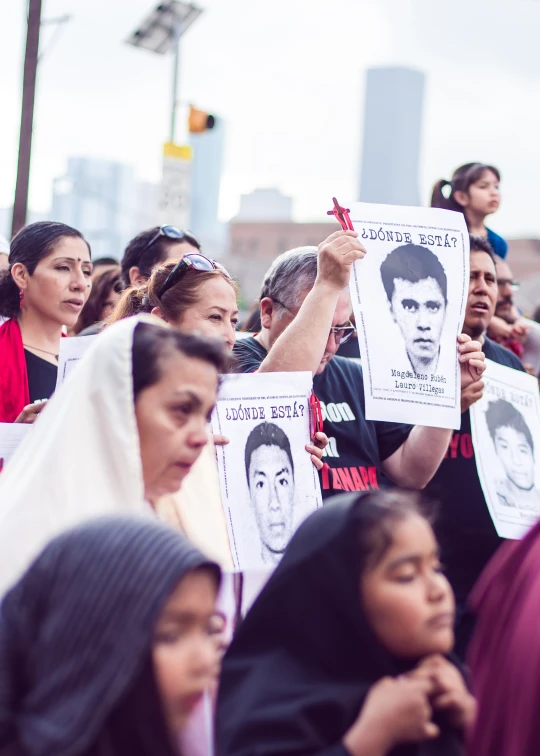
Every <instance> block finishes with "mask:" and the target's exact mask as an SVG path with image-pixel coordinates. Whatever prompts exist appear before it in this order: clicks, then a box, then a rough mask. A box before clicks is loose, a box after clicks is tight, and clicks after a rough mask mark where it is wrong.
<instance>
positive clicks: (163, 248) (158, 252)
mask: <svg viewBox="0 0 540 756" xmlns="http://www.w3.org/2000/svg"><path fill="white" fill-rule="evenodd" d="M159 228H160V227H159V226H154V227H153V228H149V229H147V230H146V231H141V233H140V234H137V236H136V237H135V238H134V239H132V240H131V241H130V242H129V244H128V245H127V247H126V249H125V251H124V255H123V257H122V260H121V261H120V265H121V266H122V281H123V282H124V287H127V286H130V285H131V281H130V280H129V270H130V268H135V267H136V268H138V269H139V272H140V274H141V275H142V276H143V277H144V278H150V275H151V273H152V271H153V269H154V268H155V267H156V265H158V263H160V262H163V261H164V260H165V259H166V258H167V249H168V248H169V247H170V246H171V243H173V244H174V243H179V242H184V241H185V242H188V243H189V244H191V245H192V247H194V248H195V249H200V244H199V243H198V242H197V241H196V240H195V239H194V238H193V237H191V236H189V237H187V236H186V237H185V238H184V239H171V238H169V237H168V236H161V235H159ZM156 236H157V238H156V240H155V242H154V243H153V244H150V242H151V241H152V239H153V238H154V237H156ZM149 244H150V246H148V245H149ZM179 257H180V255H179Z"/></svg>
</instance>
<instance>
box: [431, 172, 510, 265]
mask: <svg viewBox="0 0 540 756" xmlns="http://www.w3.org/2000/svg"><path fill="white" fill-rule="evenodd" d="M500 181H501V174H500V173H499V171H498V169H497V168H494V167H493V166H492V165H484V164H483V163H465V165H461V166H460V167H459V168H457V169H456V170H455V171H454V175H453V176H452V179H451V181H447V180H446V179H440V181H437V183H436V184H435V186H434V187H433V193H432V195H431V207H442V208H443V209H445V210H455V211H457V212H461V213H463V215H464V216H465V221H466V223H467V227H468V229H469V233H470V234H472V235H473V236H483V237H484V238H485V239H487V240H488V241H489V243H490V244H491V246H492V248H493V251H494V253H495V254H496V255H498V256H499V257H502V258H503V259H504V258H505V257H506V254H507V252H508V244H507V243H506V241H505V240H504V239H503V238H502V236H499V234H496V233H495V232H494V231H492V230H491V229H490V228H488V227H487V226H486V218H487V216H488V215H492V214H493V213H495V212H496V211H497V210H498V209H499V205H500V204H501V193H500V189H499V184H500ZM447 187H449V191H448V189H447V191H445V192H444V193H443V190H444V189H445V188H447Z"/></svg>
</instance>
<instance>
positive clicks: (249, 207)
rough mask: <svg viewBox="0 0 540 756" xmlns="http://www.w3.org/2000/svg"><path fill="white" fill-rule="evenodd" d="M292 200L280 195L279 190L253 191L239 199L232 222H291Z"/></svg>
mask: <svg viewBox="0 0 540 756" xmlns="http://www.w3.org/2000/svg"><path fill="white" fill-rule="evenodd" d="M292 211H293V199H292V197H287V195H285V194H282V193H281V192H280V191H279V189H275V188H268V189H255V190H254V191H253V192H251V193H250V194H242V195H241V197H240V209H239V211H238V214H237V215H236V217H235V218H234V221H235V222H236V221H242V222H244V223H246V222H253V221H255V222H261V221H266V222H268V221H287V222H288V221H291V220H292Z"/></svg>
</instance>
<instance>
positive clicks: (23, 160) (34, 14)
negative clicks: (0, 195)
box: [11, 0, 42, 236]
mask: <svg viewBox="0 0 540 756" xmlns="http://www.w3.org/2000/svg"><path fill="white" fill-rule="evenodd" d="M41 5H42V0H29V2H28V31H27V34H26V51H25V55H24V76H23V95H22V106H21V129H20V135H19V159H18V163H17V183H16V186H15V201H14V203H13V218H12V223H11V234H12V236H14V235H15V234H16V233H17V232H18V231H20V230H21V228H22V227H23V226H24V225H25V224H26V215H27V212H28V188H29V183H30V157H31V152H32V129H33V123H34V103H35V97H36V76H37V65H38V55H39V32H40V27H41Z"/></svg>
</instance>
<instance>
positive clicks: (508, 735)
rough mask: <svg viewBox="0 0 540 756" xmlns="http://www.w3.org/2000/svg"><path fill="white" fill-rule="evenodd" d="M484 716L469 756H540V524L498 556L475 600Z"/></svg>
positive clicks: (475, 675)
mask: <svg viewBox="0 0 540 756" xmlns="http://www.w3.org/2000/svg"><path fill="white" fill-rule="evenodd" d="M470 604H471V608H472V610H473V611H474V613H475V614H476V616H477V620H476V627H475V632H474V635H473V639H472V642H471V647H470V653H469V663H470V665H471V671H472V680H473V686H474V693H475V695H476V698H477V700H478V718H477V721H476V725H475V727H474V729H473V732H472V734H471V737H470V741H469V744H468V746H469V748H468V753H469V754H471V756H473V754H474V756H537V754H538V753H539V752H540V719H539V717H538V711H539V708H540V623H539V622H538V615H539V612H540V524H537V525H535V526H534V528H533V529H532V530H531V531H530V532H529V533H528V534H527V535H526V536H525V538H523V540H522V541H509V542H507V543H506V544H504V545H503V546H502V547H501V548H500V549H499V551H498V552H497V553H496V554H495V556H494V557H493V559H492V560H491V562H490V563H489V564H488V566H487V567H486V569H485V570H484V572H483V573H482V575H481V577H480V579H479V581H478V583H477V584H476V587H475V588H474V590H473V592H472V594H471V597H470Z"/></svg>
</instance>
